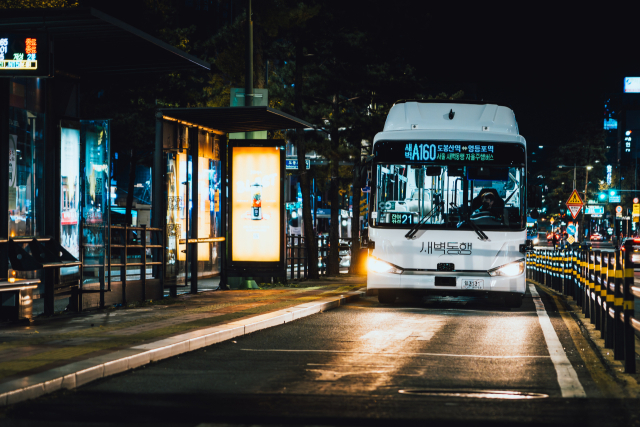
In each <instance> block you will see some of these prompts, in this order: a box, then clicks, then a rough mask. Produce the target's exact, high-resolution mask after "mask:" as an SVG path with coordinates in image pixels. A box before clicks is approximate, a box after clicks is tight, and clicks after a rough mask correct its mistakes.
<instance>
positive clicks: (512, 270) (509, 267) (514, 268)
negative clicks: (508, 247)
mask: <svg viewBox="0 0 640 427" xmlns="http://www.w3.org/2000/svg"><path fill="white" fill-rule="evenodd" d="M522 273H524V260H523V259H520V260H518V261H514V262H510V263H509V264H505V265H502V266H500V267H497V268H492V269H491V270H489V276H506V277H514V276H519V275H521V274H522Z"/></svg>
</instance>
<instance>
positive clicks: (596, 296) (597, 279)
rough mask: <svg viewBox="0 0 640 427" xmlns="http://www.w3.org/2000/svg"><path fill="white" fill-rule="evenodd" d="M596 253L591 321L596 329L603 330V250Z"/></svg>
mask: <svg viewBox="0 0 640 427" xmlns="http://www.w3.org/2000/svg"><path fill="white" fill-rule="evenodd" d="M594 255H595V263H594V266H593V283H594V287H593V291H592V292H593V295H592V297H591V298H592V299H593V317H594V318H593V320H592V321H591V323H593V325H594V326H595V327H596V331H601V330H602V328H601V327H600V319H601V317H602V316H601V314H602V313H601V310H600V302H599V301H600V289H602V282H601V280H602V277H601V275H600V269H601V264H600V263H601V262H602V252H601V251H594Z"/></svg>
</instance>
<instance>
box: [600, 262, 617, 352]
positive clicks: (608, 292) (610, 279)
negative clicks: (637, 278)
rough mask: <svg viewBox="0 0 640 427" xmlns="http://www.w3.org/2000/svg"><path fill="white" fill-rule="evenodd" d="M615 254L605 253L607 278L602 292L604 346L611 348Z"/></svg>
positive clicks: (613, 315)
mask: <svg viewBox="0 0 640 427" xmlns="http://www.w3.org/2000/svg"><path fill="white" fill-rule="evenodd" d="M615 260H616V255H615V253H613V252H608V253H607V280H606V289H605V290H604V292H603V298H604V299H605V301H606V305H607V307H606V309H605V310H604V315H605V324H604V330H605V335H604V347H605V348H613V324H614V321H615V314H614V311H613V292H614V290H615V278H616V269H615V267H616V263H615Z"/></svg>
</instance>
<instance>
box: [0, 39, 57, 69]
mask: <svg viewBox="0 0 640 427" xmlns="http://www.w3.org/2000/svg"><path fill="white" fill-rule="evenodd" d="M48 44H49V42H48V40H47V37H46V36H45V35H44V34H41V33H34V34H31V33H20V34H0V77H17V76H30V77H46V76H48V75H49V74H50V73H49V49H48Z"/></svg>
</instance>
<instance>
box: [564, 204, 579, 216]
mask: <svg viewBox="0 0 640 427" xmlns="http://www.w3.org/2000/svg"><path fill="white" fill-rule="evenodd" d="M567 207H568V208H569V211H570V212H571V216H572V217H573V219H576V217H577V216H578V214H579V213H580V211H581V210H582V205H567Z"/></svg>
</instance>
